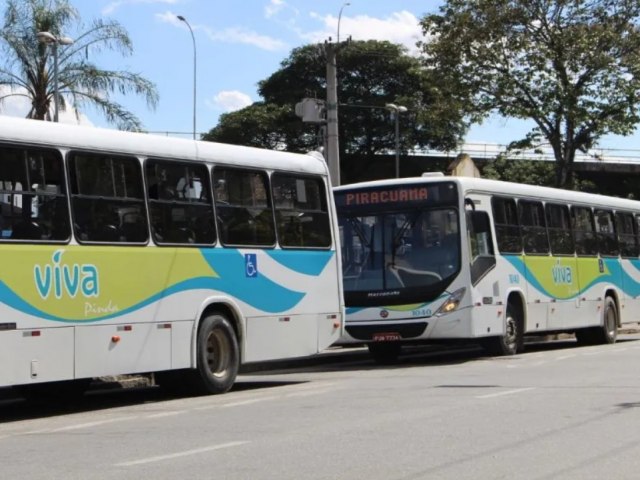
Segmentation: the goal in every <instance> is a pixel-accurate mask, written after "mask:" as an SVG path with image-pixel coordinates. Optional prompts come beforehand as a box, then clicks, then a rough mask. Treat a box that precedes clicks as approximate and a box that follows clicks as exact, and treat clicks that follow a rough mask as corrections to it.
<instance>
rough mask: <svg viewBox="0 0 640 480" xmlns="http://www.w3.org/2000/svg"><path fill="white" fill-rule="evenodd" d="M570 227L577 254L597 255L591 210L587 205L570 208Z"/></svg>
mask: <svg viewBox="0 0 640 480" xmlns="http://www.w3.org/2000/svg"><path fill="white" fill-rule="evenodd" d="M571 223H572V225H571V227H572V230H573V236H574V240H575V243H576V253H577V254H578V255H597V254H598V242H597V240H596V233H595V230H594V226H593V212H592V211H591V209H590V208H587V207H572V208H571Z"/></svg>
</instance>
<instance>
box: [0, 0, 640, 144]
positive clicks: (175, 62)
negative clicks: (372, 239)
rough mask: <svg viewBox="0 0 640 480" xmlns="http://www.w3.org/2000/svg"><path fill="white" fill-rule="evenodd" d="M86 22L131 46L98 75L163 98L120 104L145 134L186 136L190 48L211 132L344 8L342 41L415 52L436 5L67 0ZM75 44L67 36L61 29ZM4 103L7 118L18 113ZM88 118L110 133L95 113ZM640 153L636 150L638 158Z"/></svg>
mask: <svg viewBox="0 0 640 480" xmlns="http://www.w3.org/2000/svg"><path fill="white" fill-rule="evenodd" d="M71 3H72V4H73V5H74V6H75V7H76V8H77V9H78V10H79V11H80V14H81V16H82V19H83V21H84V22H85V23H86V24H89V23H90V21H91V20H92V19H95V18H104V19H112V20H115V21H117V22H119V23H120V24H121V25H122V26H123V27H124V28H125V29H126V30H127V31H128V32H129V35H130V37H131V40H132V42H133V48H134V53H133V55H130V56H127V57H123V56H121V55H120V54H117V53H115V52H109V51H102V52H100V53H96V54H95V59H94V61H95V62H96V63H97V64H98V65H100V66H101V67H102V68H113V69H125V70H130V71H135V72H138V73H140V74H142V75H143V76H145V77H146V78H147V79H149V80H151V81H153V82H154V83H155V84H156V86H157V88H158V91H159V94H160V101H159V104H158V106H157V108H156V109H155V111H152V110H149V109H148V108H147V106H146V104H145V103H144V101H143V100H142V99H139V98H136V97H134V96H128V97H122V98H119V99H118V100H119V101H120V102H122V103H123V104H124V105H125V106H126V107H127V108H128V109H129V110H131V111H133V112H134V113H135V114H136V115H137V116H138V117H139V118H140V119H141V120H142V122H143V124H144V126H145V128H146V129H147V130H149V131H152V132H185V134H186V136H189V135H190V132H191V131H192V125H193V42H192V38H191V34H190V32H189V30H188V28H187V26H186V25H185V24H184V23H183V22H181V21H179V20H178V19H177V15H182V16H184V17H185V18H186V20H187V21H188V22H189V24H190V25H191V27H192V29H193V32H194V37H195V42H196V50H197V75H196V85H197V97H196V123H197V127H196V128H197V131H198V132H199V133H202V132H206V131H208V130H209V129H211V128H212V127H214V126H215V125H216V123H217V121H218V117H219V115H220V114H222V113H224V112H228V111H232V110H235V109H238V108H242V107H244V106H246V105H249V104H250V103H252V102H253V101H256V100H258V99H259V96H258V94H257V83H258V82H259V81H260V80H262V79H264V78H267V77H268V76H269V75H270V74H271V73H273V72H275V71H276V70H277V69H278V68H279V66H280V62H282V61H283V60H284V59H286V58H287V57H288V56H289V53H290V52H291V49H293V48H295V47H298V46H301V45H304V44H307V43H311V42H321V41H324V40H326V39H327V38H329V37H333V38H334V39H335V37H336V32H337V27H338V15H339V12H340V10H341V9H342V16H341V21H340V37H341V38H346V37H348V36H349V35H351V36H352V37H353V38H354V39H356V40H361V39H379V40H390V41H393V42H397V43H402V44H404V45H406V46H407V48H409V49H410V50H412V51H414V52H415V51H416V48H415V43H416V41H417V40H419V39H421V31H420V28H419V26H418V21H419V19H420V18H421V17H422V16H423V15H424V14H426V13H432V12H436V11H437V10H438V7H439V5H440V4H441V1H440V0H392V1H390V0H350V1H349V2H348V3H349V4H348V5H347V4H346V2H344V1H343V0H319V1H318V0H316V1H312V0H71ZM65 33H66V34H68V35H69V36H71V37H73V35H74V33H78V32H65ZM20 111H21V109H20V107H15V106H12V105H11V104H8V105H5V106H3V111H2V113H4V114H21V113H20ZM86 114H87V117H88V121H89V122H90V123H93V124H94V125H97V126H105V127H108V125H107V124H106V122H105V121H104V120H103V119H102V117H100V115H99V114H97V113H96V112H91V111H88V112H86ZM527 126H528V124H526V123H525V122H521V121H516V120H510V119H502V118H492V119H489V120H488V121H486V122H485V123H484V124H483V125H481V126H477V127H473V128H472V130H471V131H470V132H469V134H468V135H467V138H466V140H467V142H469V143H479V144H483V143H488V144H491V143H498V144H506V143H508V142H510V141H512V140H517V139H519V138H521V137H522V136H523V135H524V133H526V131H527V130H528V129H527ZM601 146H602V147H603V148H622V149H638V150H640V134H636V135H634V136H632V137H629V138H623V139H621V138H615V137H612V138H608V139H606V140H604V141H603V142H601ZM638 154H639V155H640V151H639V152H638Z"/></svg>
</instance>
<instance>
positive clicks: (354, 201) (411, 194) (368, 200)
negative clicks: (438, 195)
mask: <svg viewBox="0 0 640 480" xmlns="http://www.w3.org/2000/svg"><path fill="white" fill-rule="evenodd" d="M427 198H429V189H428V188H427V187H407V188H397V187H396V188H393V189H389V190H373V191H369V192H349V193H347V194H346V195H345V198H344V200H345V205H378V204H380V203H398V202H401V203H405V202H418V201H422V202H423V201H425V200H427Z"/></svg>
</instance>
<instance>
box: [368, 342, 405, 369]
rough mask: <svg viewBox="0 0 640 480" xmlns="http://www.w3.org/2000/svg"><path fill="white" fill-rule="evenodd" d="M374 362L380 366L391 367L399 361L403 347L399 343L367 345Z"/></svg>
mask: <svg viewBox="0 0 640 480" xmlns="http://www.w3.org/2000/svg"><path fill="white" fill-rule="evenodd" d="M367 347H368V348H369V353H370V354H371V356H372V357H373V360H374V361H375V362H376V363H377V364H379V365H391V364H393V363H396V362H397V361H398V357H399V356H400V352H401V351H402V345H401V344H400V343H398V342H382V343H369V344H367Z"/></svg>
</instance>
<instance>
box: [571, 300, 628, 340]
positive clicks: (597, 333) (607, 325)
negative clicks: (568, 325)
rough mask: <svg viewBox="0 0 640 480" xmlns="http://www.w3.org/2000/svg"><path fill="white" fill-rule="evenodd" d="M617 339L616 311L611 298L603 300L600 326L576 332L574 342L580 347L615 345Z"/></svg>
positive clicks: (614, 303)
mask: <svg viewBox="0 0 640 480" xmlns="http://www.w3.org/2000/svg"><path fill="white" fill-rule="evenodd" d="M617 339H618V309H617V308H616V302H615V301H614V300H613V298H611V297H606V298H605V300H604V310H603V312H602V325H600V326H598V327H592V328H583V329H580V330H577V331H576V340H578V343H580V344H582V345H601V344H612V343H616V340H617Z"/></svg>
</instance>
